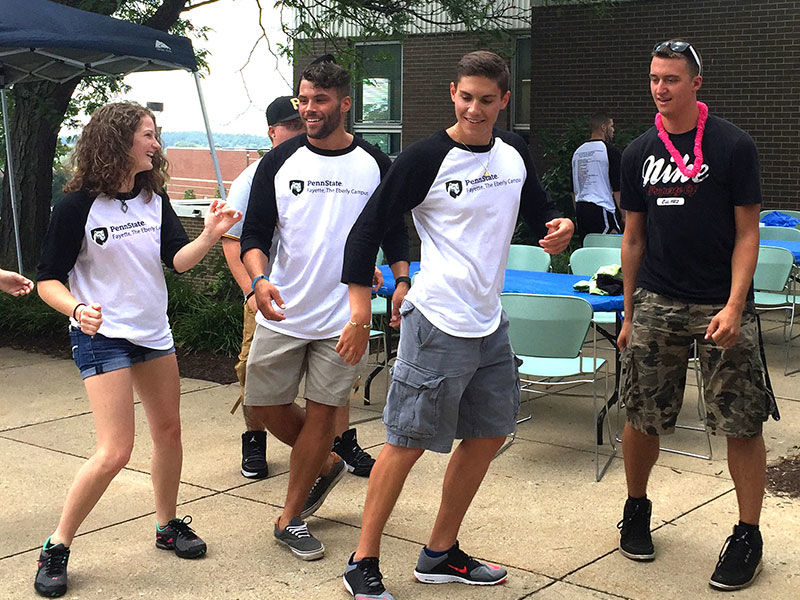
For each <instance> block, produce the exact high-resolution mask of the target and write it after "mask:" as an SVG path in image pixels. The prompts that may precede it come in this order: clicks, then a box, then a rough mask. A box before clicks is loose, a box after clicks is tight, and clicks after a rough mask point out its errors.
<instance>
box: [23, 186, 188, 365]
mask: <svg viewBox="0 0 800 600" xmlns="http://www.w3.org/2000/svg"><path fill="white" fill-rule="evenodd" d="M188 243H189V238H188V236H187V235H186V232H185V231H184V229H183V226H182V225H181V223H180V221H179V220H178V217H177V215H176V214H175V211H174V210H173V208H172V205H171V204H170V202H169V198H168V197H167V195H166V193H162V194H161V195H159V194H151V193H149V192H145V191H141V192H136V193H135V194H127V195H124V194H120V195H118V196H117V197H116V198H110V197H109V196H106V195H105V194H100V195H99V196H97V197H95V196H92V195H90V194H89V193H88V192H85V191H79V192H72V193H69V194H67V195H66V196H64V198H62V199H61V201H59V202H58V203H57V204H56V205H55V206H54V207H53V212H52V214H51V216H50V224H49V226H48V228H47V234H46V235H45V239H44V242H43V244H42V256H41V259H40V261H39V266H38V268H37V272H36V279H37V280H38V281H45V280H48V279H57V280H58V281H60V282H62V283H64V284H68V285H69V289H70V292H72V295H73V296H75V297H76V298H77V299H78V300H79V301H80V302H84V303H89V302H97V303H99V304H100V306H101V308H102V314H103V323H102V325H100V329H99V330H98V333H100V334H101V335H104V336H106V337H110V338H122V339H126V340H128V341H130V342H132V343H134V344H137V345H139V346H144V347H146V348H154V349H157V350H166V349H168V348H171V347H172V333H171V332H170V329H169V321H168V320H167V286H166V282H165V281H164V271H163V268H162V266H161V264H162V262H163V263H164V264H165V265H166V266H167V267H169V268H172V267H173V262H172V261H173V258H174V257H175V254H176V253H177V252H178V250H180V249H181V248H183V246H185V245H186V244H188ZM71 323H72V325H73V326H77V325H78V323H77V322H76V321H75V320H74V319H71Z"/></svg>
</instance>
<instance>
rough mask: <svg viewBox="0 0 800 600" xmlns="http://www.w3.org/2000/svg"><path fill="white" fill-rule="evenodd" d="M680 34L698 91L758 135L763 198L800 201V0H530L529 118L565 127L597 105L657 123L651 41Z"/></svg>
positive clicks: (623, 117) (794, 205)
mask: <svg viewBox="0 0 800 600" xmlns="http://www.w3.org/2000/svg"><path fill="white" fill-rule="evenodd" d="M674 37H683V38H685V39H688V40H689V41H691V42H692V43H693V44H694V45H696V47H697V49H698V50H699V51H700V53H701V56H702V59H703V75H704V78H703V87H702V89H701V90H700V94H699V95H700V98H701V99H702V100H703V101H704V102H706V103H707V104H708V105H709V108H710V110H711V111H712V112H713V113H714V114H716V115H718V116H721V117H723V118H725V119H728V120H729V121H732V122H733V123H734V124H736V125H738V126H739V127H741V128H742V129H744V130H745V131H747V132H748V133H750V135H752V136H753V139H754V140H755V142H756V145H757V147H758V150H759V153H760V157H761V173H762V185H763V194H764V206H765V207H766V208H787V209H798V208H800V191H799V190H800V188H798V182H800V160H798V156H800V108H799V107H800V102H798V99H799V98H800V1H798V0H792V1H781V0H773V1H770V2H761V1H751V0H740V1H738V2H729V1H726V0H675V1H673V2H652V1H649V0H634V1H626V2H618V3H617V4H616V5H614V6H611V7H608V8H606V9H605V10H604V11H600V12H598V11H597V10H596V7H593V6H591V5H589V6H587V5H583V6H578V5H571V4H565V5H562V6H553V5H549V6H542V7H539V6H537V7H534V8H533V26H532V31H531V39H532V40H533V43H532V48H531V51H532V80H533V90H534V91H533V95H532V99H531V124H532V128H533V131H534V133H535V132H536V131H541V130H543V131H548V132H552V133H558V132H560V131H562V130H563V129H564V128H565V127H566V125H567V124H569V123H570V122H572V121H574V120H575V119H576V118H578V117H585V116H586V115H588V114H590V113H591V112H592V111H593V110H595V109H597V108H605V109H607V110H609V111H610V112H611V114H612V116H613V117H614V121H615V124H616V125H617V127H618V128H619V127H620V126H622V127H626V126H635V125H638V124H648V123H652V119H653V116H654V114H655V108H654V106H653V102H652V99H651V97H650V91H649V88H648V83H647V69H648V66H649V62H650V51H651V50H652V48H653V45H654V44H655V43H657V42H659V41H663V40H666V39H670V38H674Z"/></svg>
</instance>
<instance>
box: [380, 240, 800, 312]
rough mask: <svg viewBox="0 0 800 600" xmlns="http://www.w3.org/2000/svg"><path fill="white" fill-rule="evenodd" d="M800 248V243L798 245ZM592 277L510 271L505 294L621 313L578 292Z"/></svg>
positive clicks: (609, 299) (389, 290)
mask: <svg viewBox="0 0 800 600" xmlns="http://www.w3.org/2000/svg"><path fill="white" fill-rule="evenodd" d="M798 246H800V244H798ZM798 250H800V249H798ZM379 268H380V270H381V273H383V286H382V287H381V288H380V289H379V290H378V292H377V293H378V295H379V296H391V295H392V294H393V293H394V276H393V275H392V270H391V269H390V268H389V265H381V266H380V267H379ZM417 271H419V263H418V262H416V261H415V262H412V263H411V266H410V268H409V275H411V276H413V275H414V273H416V272H417ZM586 279H588V277H581V276H580V275H568V274H566V273H542V272H540V271H516V270H514V269H506V278H505V282H504V284H503V292H506V293H514V294H553V295H556V296H577V297H578V298H583V299H584V300H586V301H587V302H588V303H589V304H591V305H592V310H594V311H595V312H618V311H621V310H622V307H623V299H622V295H621V294H620V295H619V296H598V295H595V294H587V293H585V292H576V291H575V290H574V289H572V286H573V285H574V284H575V283H577V282H578V281H581V280H586Z"/></svg>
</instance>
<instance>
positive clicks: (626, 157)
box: [620, 115, 761, 304]
mask: <svg viewBox="0 0 800 600" xmlns="http://www.w3.org/2000/svg"><path fill="white" fill-rule="evenodd" d="M696 133H697V130H696V129H692V130H691V131H687V132H686V133H681V134H678V135H670V136H669V138H670V140H672V143H673V144H674V145H675V148H676V149H677V150H678V152H680V154H681V156H683V158H684V162H685V163H686V164H687V165H691V164H692V163H693V162H694V138H695V134H696ZM702 146H703V165H702V166H701V167H700V172H699V173H698V174H697V175H696V176H694V177H692V178H691V179H689V178H688V177H686V176H685V175H683V174H682V173H681V172H680V171H679V170H678V167H677V166H676V165H675V161H674V160H673V159H672V157H671V156H670V154H669V152H668V151H667V149H666V147H665V146H664V143H663V142H662V141H661V140H660V139H659V137H658V132H657V131H656V128H655V127H653V128H651V129H649V130H647V131H646V132H644V133H643V134H642V135H640V136H639V137H638V138H636V139H635V140H634V141H633V142H631V143H630V144H629V145H628V147H627V148H625V151H624V152H623V153H622V195H621V202H620V203H621V205H622V208H623V209H625V210H630V211H635V212H643V213H646V217H645V219H646V221H645V223H646V234H647V240H646V245H645V252H644V258H643V260H642V264H641V267H640V268H639V276H638V279H637V286H639V287H643V288H645V289H647V290H649V291H651V292H655V293H657V294H661V295H663V296H667V297H668V298H673V299H675V300H681V301H684V302H691V303H697V304H724V303H725V302H727V301H728V298H729V297H730V292H731V257H732V255H733V247H734V244H735V241H736V222H735V219H734V207H735V206H744V205H748V204H760V203H761V180H760V175H759V161H758V152H757V150H756V146H755V143H754V142H753V139H752V138H751V137H750V136H749V135H748V134H747V133H745V132H744V131H742V130H741V129H739V128H738V127H736V126H735V125H733V124H732V123H729V122H728V121H725V120H724V119H720V118H718V117H715V116H713V115H709V116H708V120H707V121H706V128H705V132H704V135H703V142H702ZM749 297H750V298H752V287H751V290H750V293H749Z"/></svg>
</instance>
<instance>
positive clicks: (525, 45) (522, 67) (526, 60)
mask: <svg viewBox="0 0 800 600" xmlns="http://www.w3.org/2000/svg"><path fill="white" fill-rule="evenodd" d="M511 93H512V95H513V98H514V129H515V130H518V131H526V132H527V131H530V128H531V38H529V37H528V38H519V39H517V47H516V52H515V54H514V86H513V90H512V92H511Z"/></svg>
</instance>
